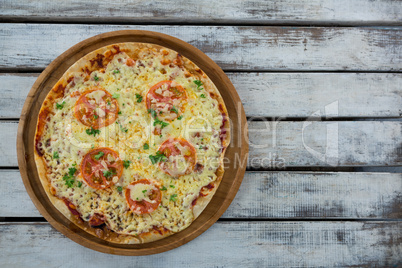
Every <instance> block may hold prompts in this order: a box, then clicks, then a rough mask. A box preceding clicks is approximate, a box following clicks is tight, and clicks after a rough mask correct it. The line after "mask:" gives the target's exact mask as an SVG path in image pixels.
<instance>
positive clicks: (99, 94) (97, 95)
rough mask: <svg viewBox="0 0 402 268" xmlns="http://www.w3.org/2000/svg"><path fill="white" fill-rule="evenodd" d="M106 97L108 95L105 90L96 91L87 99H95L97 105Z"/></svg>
mask: <svg viewBox="0 0 402 268" xmlns="http://www.w3.org/2000/svg"><path fill="white" fill-rule="evenodd" d="M105 95H106V93H105V92H104V91H103V90H95V91H93V92H91V93H88V94H87V98H89V99H95V102H96V103H100V102H101V99H102V97H103V96H105Z"/></svg>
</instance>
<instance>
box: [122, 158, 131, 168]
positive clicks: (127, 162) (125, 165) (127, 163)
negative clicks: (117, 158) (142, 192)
mask: <svg viewBox="0 0 402 268" xmlns="http://www.w3.org/2000/svg"><path fill="white" fill-rule="evenodd" d="M130 164H131V161H130V160H123V166H124V168H128V167H129V166H130Z"/></svg>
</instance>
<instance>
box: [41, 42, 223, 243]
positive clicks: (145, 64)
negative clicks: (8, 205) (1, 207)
mask: <svg viewBox="0 0 402 268" xmlns="http://www.w3.org/2000/svg"><path fill="white" fill-rule="evenodd" d="M229 130H230V123H229V117H228V113H227V110H226V107H225V103H224V101H223V99H222V97H221V95H220V93H219V91H218V89H217V88H216V86H215V85H214V83H213V82H212V81H211V79H210V78H208V76H207V75H206V74H205V73H204V72H203V71H202V70H201V69H200V68H199V67H197V66H196V65H195V64H194V63H193V62H192V61H191V60H189V59H188V58H186V57H184V56H182V55H180V54H179V53H178V52H176V51H173V50H171V49H168V48H165V47H162V46H159V45H155V44H148V43H134V42H132V43H119V44H113V45H109V46H106V47H102V48H100V49H97V50H95V51H93V52H91V53H89V54H87V55H85V56H84V57H82V58H81V59H79V60H78V61H77V62H75V63H74V64H73V65H72V66H71V67H70V68H69V69H68V70H67V71H66V72H65V73H64V74H63V76H62V77H61V78H60V80H58V81H57V83H56V84H55V85H54V86H53V88H52V89H51V90H50V92H49V93H48V95H47V96H46V98H45V100H44V101H43V103H42V106H41V109H40V113H39V115H38V120H37V126H36V135H35V141H34V144H35V163H36V166H37V170H38V174H39V177H40V180H41V183H42V185H43V188H44V189H45V191H46V193H47V196H48V197H49V199H50V201H51V203H52V204H53V205H54V206H55V207H56V208H57V209H58V210H59V211H60V212H61V213H62V214H63V215H64V216H66V217H67V218H68V219H69V220H70V221H72V222H74V223H75V224H76V225H78V226H79V227H80V228H82V229H84V230H85V231H87V232H89V233H91V234H93V235H96V236H98V237H100V238H102V239H104V240H106V241H109V242H114V243H121V244H140V243H147V242H150V241H155V240H158V239H162V238H164V237H166V236H169V235H172V234H174V233H177V232H180V231H182V230H184V229H185V228H187V227H188V226H189V225H190V224H191V223H192V222H193V221H194V220H195V219H196V218H197V217H198V216H199V215H200V214H201V212H202V211H203V210H204V209H205V207H206V206H207V204H208V202H209V201H210V200H211V198H212V196H213V195H214V193H215V192H216V190H217V188H218V186H219V183H220V181H221V180H222V176H223V173H224V165H223V159H224V154H225V150H226V148H227V147H228V145H229V141H230V131H229Z"/></svg>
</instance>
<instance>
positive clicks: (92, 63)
mask: <svg viewBox="0 0 402 268" xmlns="http://www.w3.org/2000/svg"><path fill="white" fill-rule="evenodd" d="M144 49H152V50H161V49H166V48H164V47H162V46H159V45H155V44H145V43H119V44H114V45H110V46H106V47H102V48H100V49H98V50H95V51H93V52H91V53H89V54H87V55H86V56H84V57H82V58H81V59H80V60H78V61H77V62H76V63H75V64H73V65H72V66H71V67H70V68H69V69H68V70H67V71H66V72H65V73H64V75H63V76H62V77H61V78H60V80H59V81H58V82H57V83H56V84H55V86H54V87H53V88H52V90H51V91H50V92H49V94H48V95H47V97H46V99H45V101H44V102H43V104H42V107H41V110H40V113H39V116H38V123H37V131H36V137H35V139H36V141H35V146H36V148H35V150H34V151H35V162H36V167H37V171H38V174H39V177H40V180H41V183H42V185H43V188H44V189H45V192H46V194H47V196H48V198H49V200H50V201H51V203H52V204H53V205H54V206H55V207H56V208H57V210H59V211H60V212H61V213H62V214H63V215H64V216H65V217H66V218H67V219H69V220H70V221H71V222H74V223H75V224H76V225H77V226H79V227H80V228H81V229H83V230H85V231H86V232H88V233H90V234H92V235H94V236H97V237H100V238H102V239H104V240H106V241H109V242H113V243H121V244H141V243H148V242H152V241H156V240H160V239H162V238H164V237H167V236H170V235H172V234H174V232H172V231H169V230H167V229H165V228H154V229H153V230H151V231H148V232H144V233H141V234H139V235H137V236H131V235H124V234H118V233H115V232H113V231H111V230H110V229H109V228H108V227H107V226H105V225H103V226H101V227H91V226H90V225H89V223H88V222H86V221H83V220H82V219H81V218H79V217H77V216H75V215H74V214H73V213H72V212H71V211H70V210H69V209H68V208H67V206H66V203H65V202H64V201H63V200H61V199H60V198H58V197H56V196H55V195H54V194H52V193H51V190H50V189H51V185H50V182H49V179H48V177H47V173H48V172H49V171H48V169H47V167H46V164H45V161H44V159H43V156H42V154H41V152H40V150H38V146H37V143H38V142H39V140H40V138H41V135H42V133H43V129H44V127H45V125H46V122H47V118H48V117H49V116H52V115H53V111H52V109H53V106H54V103H55V102H57V100H58V99H60V98H62V97H63V96H64V89H65V88H66V86H67V85H68V84H69V83H70V81H71V79H72V78H73V77H74V75H75V74H76V73H82V72H85V73H86V74H87V75H88V76H89V75H90V74H91V72H93V71H97V70H99V69H102V68H103V67H105V66H106V65H107V63H108V62H109V61H110V60H111V59H113V56H114V55H115V54H118V53H120V52H124V53H126V54H127V55H128V56H129V57H131V58H133V59H137V58H138V54H139V53H140V51H141V50H144ZM181 59H182V60H183V63H182V64H183V66H185V68H186V70H188V71H189V72H190V73H191V74H192V75H193V76H195V77H197V78H198V80H201V81H202V82H203V83H204V88H205V89H206V90H208V92H209V94H210V96H211V97H212V98H214V99H215V100H217V102H218V103H219V108H220V110H221V113H222V115H223V117H224V118H225V117H226V121H225V122H224V126H223V127H224V128H225V129H227V132H226V135H225V136H224V137H223V139H222V140H221V142H222V153H221V155H220V161H219V162H220V166H219V168H218V169H217V171H216V175H217V178H216V180H215V181H213V182H212V183H211V184H212V185H213V187H212V189H210V191H209V192H208V193H207V194H204V195H200V196H198V197H197V199H196V202H195V205H194V206H193V215H194V219H193V220H195V219H196V218H197V217H198V216H199V215H201V213H202V211H203V210H204V209H205V208H206V207H207V205H208V203H209V202H210V201H211V199H212V197H213V196H214V194H215V192H216V191H217V189H218V187H219V184H220V182H221V180H222V177H223V174H224V167H223V158H224V155H225V151H226V148H227V147H228V145H229V143H230V131H229V130H230V122H229V120H228V113H227V110H226V106H225V104H224V101H223V99H222V97H221V95H220V93H219V91H218V90H217V89H216V87H215V85H214V84H213V82H212V81H211V80H210V79H209V78H208V77H207V75H206V74H205V73H204V72H203V71H202V70H200V69H199V68H198V67H197V66H196V65H195V64H194V63H193V62H192V61H190V60H189V59H187V58H185V57H182V56H181Z"/></svg>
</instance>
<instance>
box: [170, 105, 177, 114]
mask: <svg viewBox="0 0 402 268" xmlns="http://www.w3.org/2000/svg"><path fill="white" fill-rule="evenodd" d="M170 111H172V112H174V113H176V114H179V111H178V110H177V108H176V107H174V105H173V107H172V109H170Z"/></svg>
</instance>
